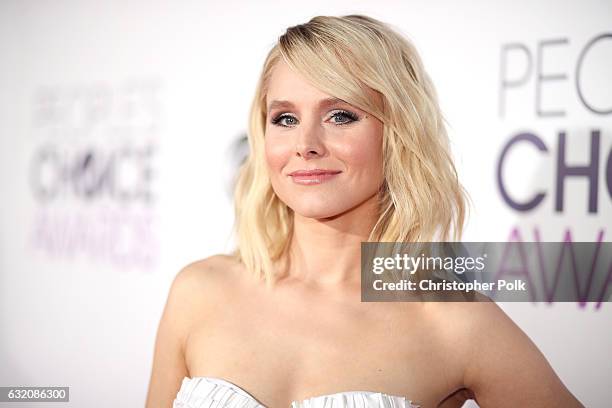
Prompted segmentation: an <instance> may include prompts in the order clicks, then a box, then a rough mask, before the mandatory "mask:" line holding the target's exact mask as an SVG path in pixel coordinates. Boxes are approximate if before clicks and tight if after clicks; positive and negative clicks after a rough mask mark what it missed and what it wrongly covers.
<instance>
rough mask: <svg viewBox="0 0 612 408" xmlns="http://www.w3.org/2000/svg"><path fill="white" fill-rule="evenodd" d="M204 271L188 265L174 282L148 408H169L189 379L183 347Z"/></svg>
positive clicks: (157, 345)
mask: <svg viewBox="0 0 612 408" xmlns="http://www.w3.org/2000/svg"><path fill="white" fill-rule="evenodd" d="M200 272H201V271H199V270H198V268H197V267H196V264H195V263H194V264H190V265H187V266H186V267H185V268H183V269H182V270H181V271H180V272H179V273H178V274H177V275H176V277H175V278H174V280H173V282H172V285H171V287H170V291H169V294H168V298H167V300H166V304H165V307H164V310H163V313H162V316H161V319H160V322H159V327H158V330H157V336H156V339H155V351H154V354H153V367H152V372H151V378H150V382H149V389H148V393H147V401H146V407H147V408H158V407H164V408H168V407H171V406H172V402H173V400H174V398H175V396H176V393H177V392H178V390H179V387H180V384H181V382H182V379H183V378H184V377H187V376H189V373H188V370H187V366H186V363H185V353H184V346H185V340H186V338H187V336H188V334H189V328H190V324H191V322H192V321H193V318H192V315H193V313H194V311H195V306H196V305H194V302H196V301H197V297H195V296H194V288H195V287H197V286H198V281H199V280H201V277H200V276H199V275H200V274H201V273H200Z"/></svg>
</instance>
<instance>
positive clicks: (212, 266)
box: [171, 254, 242, 291]
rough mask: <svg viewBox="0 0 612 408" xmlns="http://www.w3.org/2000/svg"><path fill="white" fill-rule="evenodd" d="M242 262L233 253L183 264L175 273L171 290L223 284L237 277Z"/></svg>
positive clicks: (196, 288)
mask: <svg viewBox="0 0 612 408" xmlns="http://www.w3.org/2000/svg"><path fill="white" fill-rule="evenodd" d="M241 266H242V264H241V263H240V262H239V261H238V260H237V259H235V258H234V257H232V256H231V255H225V254H217V255H212V256H210V257H207V258H203V259H199V260H196V261H193V262H191V263H189V264H187V265H185V266H183V267H182V268H181V269H180V270H179V271H178V273H177V274H176V275H175V277H174V280H173V282H172V288H171V290H178V291H188V290H198V289H202V288H203V287H210V286H211V285H215V284H223V282H224V281H227V280H231V279H232V278H235V277H236V275H237V273H238V269H239V268H240V267H241Z"/></svg>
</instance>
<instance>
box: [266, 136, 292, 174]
mask: <svg viewBox="0 0 612 408" xmlns="http://www.w3.org/2000/svg"><path fill="white" fill-rule="evenodd" d="M265 153H266V163H267V165H268V169H269V170H270V172H271V173H272V174H271V175H272V176H275V175H277V174H275V173H280V172H281V171H282V169H283V168H284V167H285V165H286V163H287V162H288V161H289V158H290V157H291V151H290V149H288V148H287V146H284V145H283V144H282V143H275V142H274V141H273V140H271V139H267V140H266V145H265Z"/></svg>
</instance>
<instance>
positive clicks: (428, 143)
mask: <svg viewBox="0 0 612 408" xmlns="http://www.w3.org/2000/svg"><path fill="white" fill-rule="evenodd" d="M281 58H282V59H283V60H284V61H285V62H286V63H287V64H288V65H289V66H290V67H291V68H292V69H294V70H295V71H296V72H299V73H300V74H301V75H303V76H304V77H305V78H307V79H308V80H309V81H310V82H311V83H313V84H314V86H316V87H317V88H319V89H320V90H322V91H323V92H326V93H328V94H329V95H332V96H334V97H337V98H340V99H343V100H345V101H346V102H348V103H350V104H351V105H353V106H356V107H358V108H359V109H361V110H363V111H366V112H368V113H370V114H371V115H373V116H375V117H377V118H378V119H379V120H381V121H382V122H383V125H384V134H383V155H384V160H383V162H384V179H385V181H384V183H383V185H382V187H381V189H380V192H379V200H380V201H379V202H380V207H379V208H380V210H379V217H378V220H377V222H376V224H375V226H374V227H373V229H372V231H371V233H370V236H369V237H368V241H385V242H431V241H435V240H442V241H445V240H449V239H460V237H461V234H462V229H463V223H464V217H465V212H466V203H465V201H466V199H467V198H468V196H467V193H466V192H465V190H464V188H463V187H462V186H461V184H460V183H459V180H458V177H457V171H456V169H455V166H454V164H453V160H452V158H451V155H450V146H449V141H448V136H447V133H446V130H445V126H444V119H443V117H442V113H441V111H440V108H439V106H438V102H437V96H436V92H435V89H434V87H433V85H432V82H431V80H430V78H429V76H428V75H427V73H426V72H425V70H424V68H423V64H422V62H421V59H420V57H419V55H418V53H417V51H416V49H415V47H414V46H413V45H412V44H411V43H410V42H409V41H408V40H406V39H405V38H404V37H403V36H402V35H400V34H398V33H397V32H396V31H394V30H393V29H391V28H390V27H389V26H388V25H386V24H385V23H382V22H381V21H378V20H376V19H374V18H371V17H367V16H363V15H347V16H342V17H330V16H317V17H314V18H312V19H311V20H310V21H308V22H307V23H305V24H300V25H296V26H293V27H290V28H288V29H287V31H286V32H285V33H284V34H283V35H282V36H280V38H279V40H278V42H277V44H276V45H275V46H274V47H273V48H272V49H271V50H270V52H269V53H268V56H267V58H266V60H265V62H264V65H263V69H262V72H261V75H260V77H259V81H258V83H257V87H256V91H255V96H254V99H253V102H252V105H251V110H250V119H249V127H248V143H249V148H250V153H249V156H248V157H247V159H246V160H245V162H244V163H243V164H242V166H241V168H240V171H239V173H238V178H237V181H236V187H235V193H234V200H235V229H236V238H237V249H236V250H235V251H234V252H233V255H234V256H235V257H236V258H237V259H238V260H239V261H241V262H242V263H244V264H245V266H246V267H247V269H248V270H250V271H251V272H253V273H254V274H256V275H257V276H259V277H264V278H265V280H266V283H271V282H272V281H273V280H274V278H275V273H274V272H273V271H274V269H273V264H274V263H275V262H276V261H279V260H281V259H282V258H283V256H284V255H285V254H286V252H287V249H288V245H289V242H290V239H291V236H292V232H293V211H292V210H291V209H290V208H289V207H288V206H287V205H286V204H285V203H283V202H282V201H281V200H280V199H279V198H278V196H277V195H276V193H275V192H274V190H273V189H272V185H271V183H270V179H269V177H268V174H267V168H266V163H265V154H264V132H265V127H266V120H267V117H266V115H267V113H266V94H267V87H268V82H269V80H270V76H271V72H272V68H273V67H274V65H275V64H276V63H277V62H278V61H279V60H281ZM368 89H370V90H374V91H375V92H378V93H379V94H380V95H381V96H382V101H383V102H382V105H380V106H379V105H378V104H377V101H375V100H373V98H370V97H368V92H367V90H368Z"/></svg>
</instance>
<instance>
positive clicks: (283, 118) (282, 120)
mask: <svg viewBox="0 0 612 408" xmlns="http://www.w3.org/2000/svg"><path fill="white" fill-rule="evenodd" d="M330 119H332V123H333V124H334V125H338V126H342V125H347V124H349V123H352V122H356V121H358V120H359V117H358V116H357V115H356V114H354V113H353V112H349V111H346V110H338V111H335V112H334V113H332V115H331V117H330ZM271 123H272V124H273V125H276V126H282V127H293V126H295V125H297V124H298V120H297V118H296V117H295V116H293V115H290V114H288V113H281V114H280V115H278V116H276V117H275V118H274V119H272V121H271Z"/></svg>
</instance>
